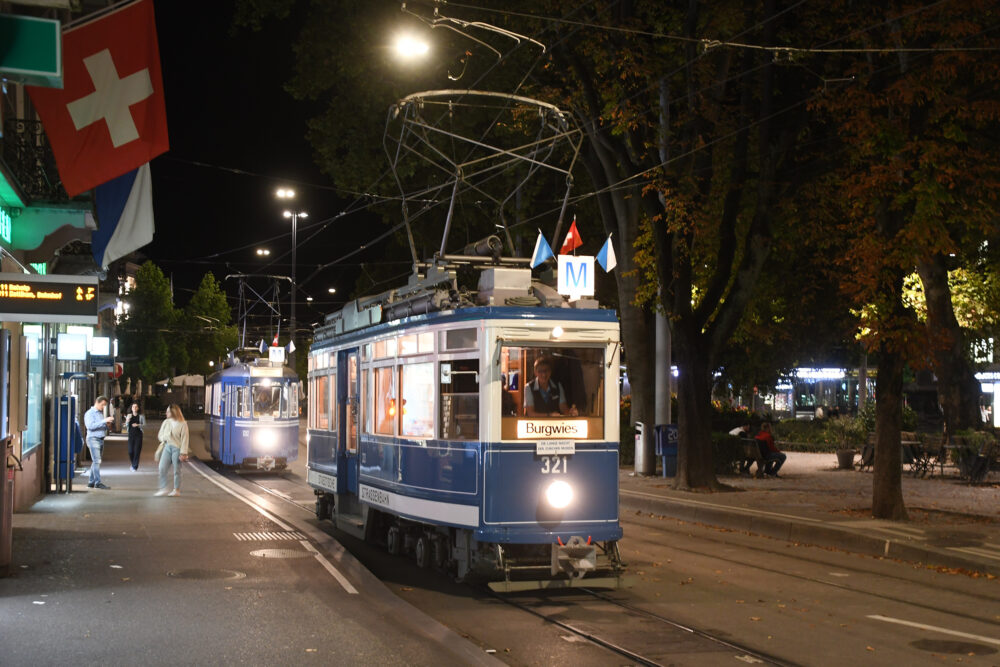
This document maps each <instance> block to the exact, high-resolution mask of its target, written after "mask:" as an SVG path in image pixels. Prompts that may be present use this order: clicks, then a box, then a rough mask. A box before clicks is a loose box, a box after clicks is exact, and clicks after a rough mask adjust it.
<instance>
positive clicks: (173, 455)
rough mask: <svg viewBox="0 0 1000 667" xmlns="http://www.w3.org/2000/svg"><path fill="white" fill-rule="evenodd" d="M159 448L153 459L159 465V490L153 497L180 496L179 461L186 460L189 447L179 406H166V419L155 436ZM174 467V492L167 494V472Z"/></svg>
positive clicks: (186, 431)
mask: <svg viewBox="0 0 1000 667" xmlns="http://www.w3.org/2000/svg"><path fill="white" fill-rule="evenodd" d="M157 439H158V440H159V441H160V446H159V447H158V448H157V449H156V455H155V456H154V457H153V458H154V459H158V460H159V463H160V489H159V491H157V492H156V493H155V494H154V495H157V496H163V495H167V496H179V495H181V461H187V460H188V454H189V453H190V446H189V444H188V425H187V422H186V421H184V415H183V414H182V413H181V409H180V406H178V405H177V404H176V403H171V404H170V405H169V406H167V418H166V419H165V420H163V425H162V426H160V433H159V435H158V436H157ZM171 465H173V466H174V490H173V491H171V492H170V493H167V470H168V469H169V468H170V466H171Z"/></svg>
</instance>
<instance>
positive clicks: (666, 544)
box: [629, 526, 1000, 626]
mask: <svg viewBox="0 0 1000 667" xmlns="http://www.w3.org/2000/svg"><path fill="white" fill-rule="evenodd" d="M705 527H706V528H709V529H710V528H711V526H705ZM658 529H660V530H669V529H665V528H664V527H663V526H658ZM671 532H675V533H679V532H681V531H679V530H675V531H671ZM685 536H686V537H690V534H687V533H685ZM697 539H699V540H705V541H707V542H710V543H712V544H720V545H726V546H730V547H735V546H737V545H734V544H733V543H732V542H727V541H726V540H723V539H713V538H711V537H706V536H698V538H697ZM629 542H630V543H631V546H636V543H640V544H641V543H645V544H649V545H652V546H654V547H657V548H661V549H668V550H674V551H677V552H680V553H683V554H688V555H691V556H697V557H699V558H710V559H714V560H716V561H720V562H722V563H727V564H730V565H737V566H739V567H749V565H750V564H748V562H747V561H746V559H737V558H728V557H726V556H723V555H720V554H719V553H718V552H717V551H714V552H713V551H710V550H701V549H690V548H685V547H681V546H678V545H677V543H676V542H670V541H667V540H657V539H652V538H649V537H634V536H630V537H629ZM738 547H739V548H740V549H742V550H745V551H751V552H755V553H758V554H761V555H766V556H767V557H769V558H774V557H778V558H789V556H788V554H787V553H784V552H782V551H779V550H773V549H766V548H763V547H759V546H753V545H750V544H743V543H741V544H739V545H738ZM792 560H794V561H796V562H804V563H809V564H813V565H822V566H828V567H829V566H833V567H837V568H838V569H841V570H846V571H848V572H851V573H854V574H857V575H863V576H869V577H877V578H881V579H888V580H893V581H896V582H899V583H901V584H905V585H907V586H914V585H916V586H919V587H920V588H921V591H920V592H916V593H914V599H905V598H903V597H899V596H893V595H887V594H885V593H880V592H876V591H874V590H869V589H864V588H857V587H854V586H850V585H847V584H843V583H839V582H834V581H829V580H827V579H821V578H819V577H811V576H808V575H804V574H795V573H792V572H790V571H788V569H787V568H786V569H783V570H782V576H785V577H788V578H790V579H795V580H798V581H804V582H807V583H811V584H817V585H821V586H825V587H828V588H832V589H836V590H839V591H844V592H848V593H855V594H859V595H864V596H866V597H870V598H875V599H878V600H882V601H886V602H895V603H898V604H903V605H908V606H911V607H917V608H920V609H923V610H925V611H931V612H935V613H939V614H945V615H948V616H954V617H956V618H963V619H965V620H971V621H977V622H981V623H985V624H988V625H995V626H1000V618H988V617H983V616H975V615H972V614H969V613H966V612H964V611H961V610H955V609H946V608H944V607H941V606H936V605H932V604H928V603H926V602H923V601H921V599H922V598H924V597H927V596H939V595H940V590H939V589H938V588H934V587H931V586H928V585H926V584H923V583H922V582H914V581H913V580H912V579H908V578H906V577H902V576H898V575H893V574H888V573H882V572H876V571H874V570H870V569H863V568H860V567H857V566H852V565H845V564H843V563H837V564H836V565H831V563H829V562H827V561H825V560H823V559H820V558H810V557H808V556H803V555H796V556H795V558H794V559H792ZM955 593H956V594H957V595H961V596H964V597H967V598H973V599H976V600H981V601H983V602H989V603H991V604H996V597H995V596H990V595H983V594H979V593H974V592H971V591H956V592H955Z"/></svg>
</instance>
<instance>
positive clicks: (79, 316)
mask: <svg viewBox="0 0 1000 667" xmlns="http://www.w3.org/2000/svg"><path fill="white" fill-rule="evenodd" d="M97 301H98V299H97V278H96V277H95V276H71V275H48V276H37V275H31V274H27V273H0V320H6V321H14V322H54V323H60V322H62V323H66V324H97Z"/></svg>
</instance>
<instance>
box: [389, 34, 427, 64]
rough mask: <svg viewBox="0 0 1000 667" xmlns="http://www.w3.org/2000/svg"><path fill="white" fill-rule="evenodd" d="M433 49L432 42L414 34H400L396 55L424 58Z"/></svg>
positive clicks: (397, 40) (406, 57) (407, 57)
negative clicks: (429, 42)
mask: <svg viewBox="0 0 1000 667" xmlns="http://www.w3.org/2000/svg"><path fill="white" fill-rule="evenodd" d="M430 50H431V47H430V44H428V43H427V42H425V41H424V40H422V39H419V38H417V37H414V36H413V35H400V36H399V37H397V38H396V55H398V56H399V57H400V58H404V59H406V60H413V59H415V58H422V57H423V56H426V55H427V53H428V51H430Z"/></svg>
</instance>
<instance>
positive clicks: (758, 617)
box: [750, 616, 760, 621]
mask: <svg viewBox="0 0 1000 667" xmlns="http://www.w3.org/2000/svg"><path fill="white" fill-rule="evenodd" d="M750 620H751V621H759V620H760V616H751V617H750Z"/></svg>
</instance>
